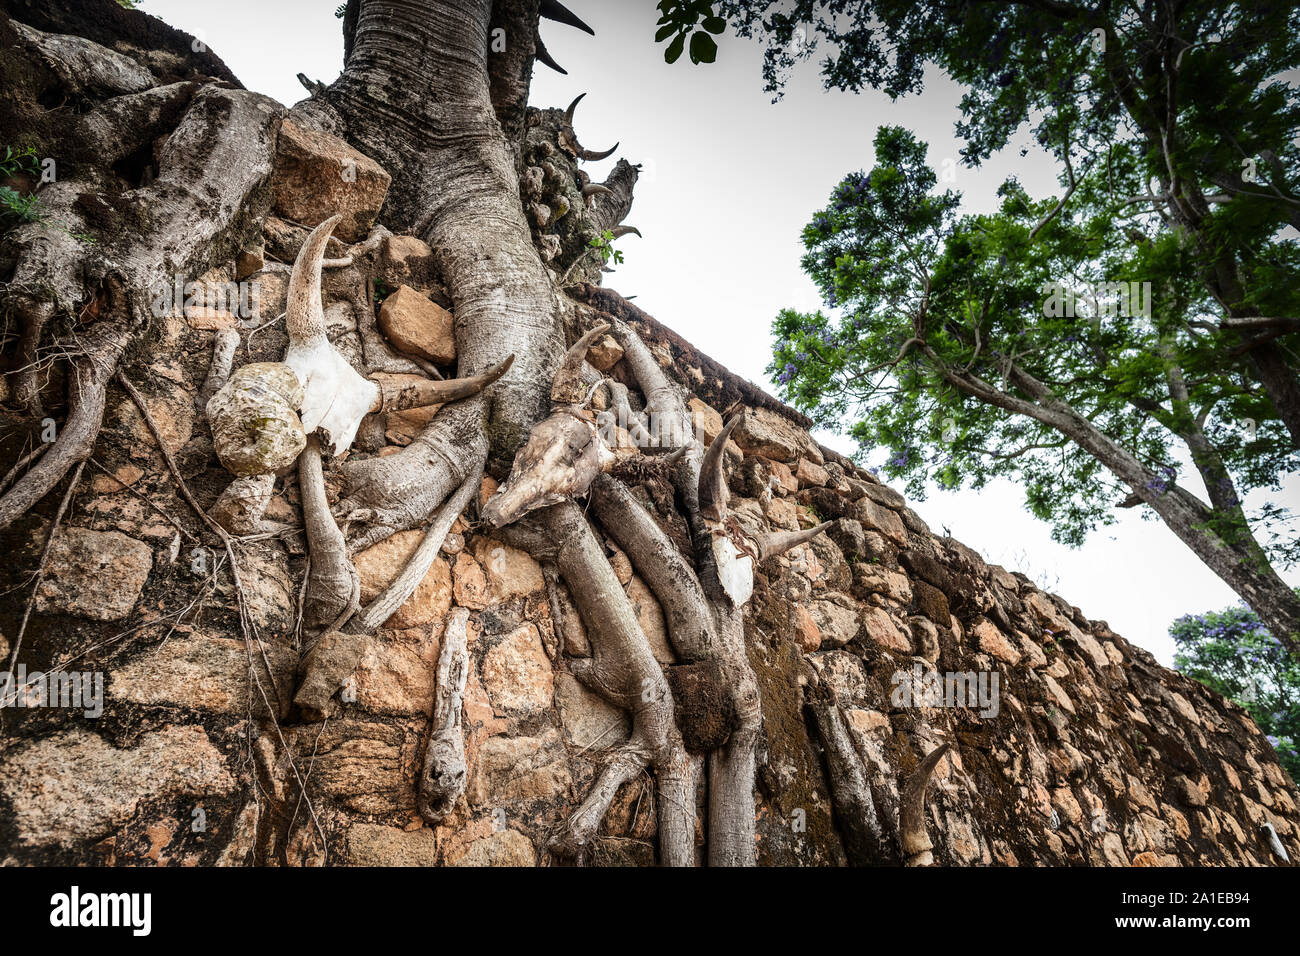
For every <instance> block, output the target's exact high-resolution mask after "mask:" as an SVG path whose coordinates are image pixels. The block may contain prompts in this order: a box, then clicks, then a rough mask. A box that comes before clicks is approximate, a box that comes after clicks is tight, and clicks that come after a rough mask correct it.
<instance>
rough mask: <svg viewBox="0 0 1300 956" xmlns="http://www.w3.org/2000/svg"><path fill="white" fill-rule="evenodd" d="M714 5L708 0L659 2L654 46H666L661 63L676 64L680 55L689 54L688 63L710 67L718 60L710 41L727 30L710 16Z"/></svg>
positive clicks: (716, 47) (712, 41) (721, 19)
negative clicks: (655, 44) (663, 60)
mask: <svg viewBox="0 0 1300 956" xmlns="http://www.w3.org/2000/svg"><path fill="white" fill-rule="evenodd" d="M715 6H716V4H713V3H709V2H708V0H659V4H658V7H657V9H658V10H659V24H658V26H659V29H658V30H656V31H655V42H656V43H667V44H668V46H667V47H665V48H664V59H665V60H666V61H668V62H669V63H676V62H677V61H678V60H679V59H681V56H682V51H683V50H686V51H687V52H689V54H690V57H691V62H692V63H697V64H698V63H712V62H713V61H714V60H716V59H717V56H718V43H717V41H716V40H714V39H713V38H714V37H715V36H717V35H718V34H719V33H721V32H722V31H723V30H725V29H726V28H727V21H726V20H724V19H723V18H722V17H720V16H718V15H717V14H716V13H715V12H714V7H715Z"/></svg>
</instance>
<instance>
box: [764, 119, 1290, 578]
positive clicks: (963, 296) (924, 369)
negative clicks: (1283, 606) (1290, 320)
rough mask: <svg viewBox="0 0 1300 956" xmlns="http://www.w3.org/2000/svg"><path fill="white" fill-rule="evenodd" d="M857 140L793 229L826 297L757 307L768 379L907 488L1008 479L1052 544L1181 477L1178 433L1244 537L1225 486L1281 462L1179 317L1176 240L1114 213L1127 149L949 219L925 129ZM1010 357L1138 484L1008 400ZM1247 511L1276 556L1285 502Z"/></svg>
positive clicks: (1265, 417)
mask: <svg viewBox="0 0 1300 956" xmlns="http://www.w3.org/2000/svg"><path fill="white" fill-rule="evenodd" d="M875 145H876V159H877V165H876V167H875V168H874V169H872V170H871V172H870V173H854V174H851V175H850V176H848V177H846V178H845V179H844V180H843V181H842V182H841V183H840V185H839V186H838V187H837V189H836V191H835V193H834V195H833V196H832V197H831V202H830V204H829V205H828V206H827V207H826V208H824V209H823V210H821V211H820V212H818V213H817V214H815V215H814V216H813V219H812V221H811V222H810V223H809V225H808V226H807V227H806V228H805V230H804V235H803V239H804V244H805V247H806V249H807V254H806V255H805V256H804V259H803V266H804V269H805V270H806V271H807V272H808V274H809V275H810V276H811V277H812V278H813V279H814V281H815V282H816V283H817V285H818V288H819V289H820V291H821V293H822V295H823V297H824V299H825V301H826V304H827V306H828V308H829V310H830V311H831V315H827V313H826V312H823V311H819V312H817V313H815V314H812V315H803V314H800V313H798V312H794V311H791V310H786V311H783V312H782V313H781V314H780V315H779V316H778V318H777V320H776V321H775V323H774V324H773V333H774V337H775V339H776V346H775V354H774V359H773V362H772V364H771V365H770V366H769V370H768V371H769V373H770V374H772V375H773V376H774V377H775V378H776V381H777V382H778V383H779V386H780V389H781V391H782V394H783V396H784V397H785V398H786V399H787V400H789V401H791V402H792V403H793V404H795V405H796V406H798V407H799V408H801V409H803V410H805V411H807V412H808V413H809V414H810V415H812V416H813V417H814V418H815V419H816V420H817V421H818V422H819V423H820V424H822V425H823V426H825V427H829V428H837V427H843V426H844V423H845V422H850V423H851V425H850V429H851V433H852V435H853V436H854V438H855V439H857V441H858V442H859V444H860V445H861V446H862V447H863V448H864V449H865V448H873V447H885V448H888V449H889V458H888V461H887V462H886V464H885V470H886V472H887V474H888V475H889V476H890V477H892V478H896V479H901V480H905V481H906V482H907V483H908V490H909V492H910V493H911V494H913V495H914V496H917V497H923V496H924V495H925V492H926V481H927V480H933V481H935V482H937V483H938V484H939V485H940V486H942V487H948V488H957V487H959V486H961V485H962V484H963V483H966V482H969V483H970V484H971V485H972V486H973V487H976V488H979V487H982V486H983V485H984V484H985V483H986V482H987V481H988V480H989V479H990V478H993V477H998V476H1006V477H1011V478H1015V479H1018V480H1020V481H1021V482H1022V483H1023V484H1024V485H1025V487H1026V490H1027V495H1028V503H1029V506H1030V508H1031V510H1032V511H1033V512H1034V513H1035V514H1036V515H1037V516H1038V517H1040V518H1042V519H1044V520H1047V521H1050V522H1052V525H1053V532H1054V536H1055V537H1056V539H1057V540H1059V541H1061V542H1063V543H1066V544H1070V545H1079V544H1081V543H1082V542H1083V540H1084V538H1085V537H1086V535H1087V533H1088V532H1089V531H1091V530H1093V529H1094V528H1096V527H1097V526H1098V525H1101V524H1109V523H1112V522H1113V521H1114V520H1115V512H1114V508H1115V506H1116V504H1119V503H1121V502H1122V501H1123V500H1124V499H1125V498H1126V495H1128V494H1129V493H1130V492H1132V491H1135V490H1144V491H1147V492H1150V493H1151V494H1152V495H1154V496H1155V497H1167V496H1170V495H1173V494H1189V493H1188V492H1186V491H1184V490H1183V489H1182V488H1181V487H1180V486H1179V485H1178V481H1177V478H1178V473H1179V470H1180V469H1179V457H1180V452H1184V451H1186V450H1188V449H1189V448H1193V452H1194V465H1195V466H1196V468H1197V469H1198V470H1199V471H1200V477H1201V478H1202V480H1204V481H1205V482H1206V484H1207V486H1212V487H1211V488H1210V492H1211V493H1210V497H1211V504H1212V505H1214V506H1215V507H1216V508H1217V510H1218V512H1219V513H1218V514H1217V515H1215V519H1216V527H1217V530H1218V532H1219V534H1220V535H1222V536H1224V537H1227V538H1230V539H1231V538H1235V537H1236V536H1239V537H1240V542H1241V543H1242V545H1243V546H1246V547H1248V538H1249V531H1248V529H1246V528H1245V527H1244V525H1243V515H1242V513H1241V505H1240V499H1241V497H1242V496H1243V495H1244V493H1245V492H1248V491H1251V490H1254V489H1256V488H1276V487H1278V484H1279V482H1280V479H1281V477H1282V476H1283V475H1284V474H1286V473H1287V472H1288V471H1291V470H1294V469H1295V468H1296V467H1297V465H1298V464H1300V459H1297V456H1296V454H1295V452H1294V450H1293V449H1292V447H1291V444H1290V440H1289V436H1288V435H1287V433H1286V430H1285V429H1284V428H1283V427H1282V426H1281V424H1280V423H1279V422H1278V421H1277V420H1276V416H1270V414H1269V405H1268V401H1267V399H1266V398H1265V397H1263V396H1261V395H1260V394H1259V392H1258V391H1257V390H1253V389H1251V387H1250V384H1249V382H1248V381H1246V376H1245V375H1244V374H1243V373H1242V372H1241V371H1240V369H1233V368H1231V367H1223V366H1222V365H1221V364H1220V362H1219V358H1220V354H1221V351H1222V346H1221V345H1220V344H1219V343H1218V342H1217V341H1216V339H1217V337H1218V336H1222V335H1224V334H1226V333H1223V332H1220V331H1218V330H1203V329H1198V328H1196V327H1195V326H1194V325H1192V324H1191V317H1193V316H1194V315H1196V314H1198V309H1200V308H1203V307H1206V306H1207V305H1208V303H1206V302H1205V301H1204V293H1203V291H1201V289H1200V286H1199V285H1198V283H1196V282H1195V281H1194V280H1188V278H1187V277H1186V275H1185V272H1186V253H1185V250H1183V249H1182V248H1181V247H1180V246H1179V244H1178V243H1177V241H1176V240H1175V239H1174V237H1172V236H1171V235H1170V234H1169V233H1168V232H1167V231H1164V230H1161V229H1160V228H1159V225H1158V224H1157V223H1152V222H1150V221H1149V220H1150V217H1149V216H1145V217H1144V216H1141V215H1138V214H1133V215H1132V216H1131V217H1130V220H1129V222H1128V223H1127V225H1126V226H1125V228H1123V229H1117V228H1116V227H1115V222H1114V217H1115V216H1117V215H1120V214H1121V212H1122V209H1121V207H1122V205H1123V200H1122V198H1121V194H1123V193H1124V191H1125V188H1126V187H1128V186H1131V185H1132V182H1133V180H1134V179H1135V177H1136V172H1135V170H1134V166H1135V163H1134V161H1133V159H1132V155H1131V150H1126V149H1124V148H1122V147H1120V146H1117V147H1115V148H1114V149H1113V150H1112V151H1111V152H1112V155H1111V156H1110V158H1109V169H1108V170H1106V171H1097V172H1094V173H1093V174H1091V175H1090V176H1088V177H1085V178H1084V180H1083V181H1081V182H1078V183H1077V188H1076V190H1075V195H1074V197H1073V201H1072V203H1071V204H1070V205H1069V206H1068V207H1066V208H1063V209H1058V208H1057V207H1058V202H1057V201H1055V200H1042V201H1034V200H1032V199H1030V197H1028V196H1027V195H1026V194H1025V192H1024V190H1023V189H1021V188H1020V186H1019V185H1018V184H1017V183H1015V182H1014V181H1009V182H1007V183H1006V184H1004V186H1003V187H1002V189H1001V196H1002V205H1001V208H1000V209H999V210H998V212H997V213H996V214H993V215H988V216H966V217H961V216H960V215H959V205H960V196H959V195H958V194H957V193H955V192H953V191H951V190H945V191H942V192H940V191H938V190H937V185H938V181H937V177H936V175H935V173H934V171H933V170H932V169H931V168H930V167H929V166H928V165H927V164H926V150H925V146H924V144H922V143H920V142H918V141H917V140H916V139H915V138H914V137H913V136H912V135H911V134H910V133H908V132H907V131H906V130H902V129H898V128H893V127H884V128H882V129H881V130H880V131H879V133H878V134H877V137H876V144H875ZM1049 217H1050V218H1049ZM1143 225H1145V226H1146V227H1147V230H1146V231H1145V232H1144V231H1143V230H1142V229H1141V228H1140V227H1141V226H1143ZM1147 233H1149V235H1148V234H1147ZM1275 245H1276V246H1277V248H1276V249H1273V250H1271V255H1273V256H1275V257H1276V258H1277V261H1279V262H1286V264H1287V265H1288V266H1289V267H1294V266H1295V265H1296V261H1295V259H1296V250H1295V249H1294V246H1293V244H1286V243H1277V244H1275ZM1102 283H1114V284H1115V285H1114V287H1113V288H1114V289H1115V290H1122V291H1116V292H1113V293H1111V294H1106V292H1107V288H1108V287H1107V286H1103V285H1102ZM1130 283H1137V286H1136V289H1137V294H1136V295H1132V294H1131V293H1132V292H1133V291H1134V289H1135V287H1134V286H1133V285H1131V284H1130ZM1099 286H1101V291H1102V292H1103V295H1102V296H1100V298H1099V299H1098V301H1096V302H1095V303H1094V302H1093V301H1091V298H1090V295H1089V293H1090V292H1093V293H1095V292H1096V291H1098V287H1099ZM1054 289H1055V290H1058V291H1055V292H1054V291H1053V290H1054ZM1071 291H1075V292H1078V293H1080V294H1079V295H1078V296H1076V297H1074V299H1073V302H1074V312H1075V314H1074V315H1069V314H1066V311H1067V306H1066V302H1067V301H1068V300H1067V299H1066V296H1065V293H1067V292H1071ZM1144 291H1145V292H1147V293H1149V295H1150V297H1151V299H1152V300H1154V301H1152V302H1151V305H1150V308H1149V309H1147V308H1146V305H1145V304H1146V303H1147V302H1148V301H1151V300H1149V299H1147V298H1145V297H1144V295H1143V292H1144ZM1054 298H1057V299H1061V300H1064V301H1062V302H1061V307H1060V308H1059V309H1054V308H1053V303H1052V300H1053V299H1054ZM1045 311H1048V312H1052V311H1056V312H1058V314H1056V315H1045V314H1044V312H1045ZM1143 311H1149V312H1150V315H1149V316H1144V315H1141V314H1139V313H1141V312H1143ZM1108 312H1109V314H1107V313H1108ZM1016 370H1019V371H1022V372H1024V373H1026V374H1027V375H1029V376H1032V378H1033V379H1034V380H1036V381H1037V382H1040V383H1043V384H1045V385H1046V386H1047V387H1048V388H1050V390H1051V392H1052V395H1053V398H1054V399H1055V401H1056V402H1058V403H1061V404H1063V405H1066V406H1068V407H1069V408H1071V409H1072V410H1073V411H1074V412H1075V413H1076V414H1077V415H1079V416H1081V417H1082V418H1084V419H1086V420H1087V422H1088V423H1089V425H1090V426H1091V430H1094V431H1099V432H1100V433H1102V434H1103V435H1104V436H1106V437H1108V438H1109V439H1110V441H1111V442H1113V443H1114V444H1115V445H1117V446H1119V448H1120V449H1121V450H1122V451H1124V452H1127V453H1128V455H1129V456H1131V457H1132V458H1133V459H1134V460H1135V461H1136V462H1137V463H1139V464H1140V466H1141V472H1142V483H1143V485H1144V486H1145V487H1144V488H1141V489H1133V488H1132V487H1131V486H1130V485H1128V484H1127V483H1126V478H1127V477H1130V475H1129V474H1128V472H1127V471H1126V469H1125V468H1124V463H1123V462H1122V460H1121V459H1120V457H1119V456H1116V455H1111V454H1083V453H1081V451H1082V449H1081V447H1080V446H1079V440H1080V438H1084V439H1085V440H1086V439H1087V438H1088V437H1090V435H1089V434H1085V433H1084V432H1081V431H1079V430H1077V429H1076V430H1073V431H1074V433H1073V434H1069V433H1063V432H1062V431H1061V429H1060V428H1059V427H1058V425H1059V422H1058V421H1056V420H1054V419H1049V420H1044V418H1043V417H1042V416H1040V417H1035V414H1037V413H1039V412H1041V411H1042V409H1040V408H1039V407H1038V406H1039V405H1041V404H1042V403H1041V402H1040V403H1036V404H1032V405H1026V404H1023V403H1024V402H1025V401H1026V400H1030V401H1031V402H1032V400H1033V398H1034V396H1033V395H1032V394H1031V391H1032V390H1026V389H1024V388H1020V387H1018V386H1017V385H1016V383H1015V382H1014V381H1009V380H1008V378H1009V377H1010V378H1014V375H1010V373H1012V372H1014V371H1016ZM1193 446H1194V447H1193ZM1252 517H1253V518H1254V520H1255V521H1256V523H1257V524H1259V525H1262V526H1263V527H1266V528H1268V529H1269V533H1270V534H1271V535H1272V536H1273V540H1271V541H1270V542H1269V544H1270V545H1271V546H1272V549H1273V552H1274V555H1275V557H1278V558H1281V559H1282V561H1283V562H1284V563H1287V564H1290V563H1292V562H1294V560H1295V559H1296V554H1295V543H1294V540H1293V539H1292V536H1291V535H1289V534H1287V533H1286V532H1287V530H1288V522H1289V519H1290V515H1289V514H1288V513H1287V512H1286V511H1285V509H1282V508H1279V507H1277V506H1268V507H1267V509H1266V510H1264V511H1261V512H1259V513H1257V514H1255V515H1254V516H1252Z"/></svg>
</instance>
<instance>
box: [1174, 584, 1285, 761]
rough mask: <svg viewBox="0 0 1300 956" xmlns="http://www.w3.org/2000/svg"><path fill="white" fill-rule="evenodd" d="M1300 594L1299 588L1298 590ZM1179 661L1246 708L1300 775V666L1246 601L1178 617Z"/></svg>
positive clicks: (1188, 671) (1186, 670) (1176, 657)
mask: <svg viewBox="0 0 1300 956" xmlns="http://www.w3.org/2000/svg"><path fill="white" fill-rule="evenodd" d="M1297 594H1300V592H1297ZM1169 636H1170V637H1172V638H1173V639H1174V641H1175V642H1176V643H1177V645H1178V651H1177V652H1176V653H1175V655H1174V666H1175V667H1176V668H1177V669H1178V670H1180V671H1182V672H1183V673H1184V674H1187V675H1188V676H1189V677H1194V678H1195V679H1196V680H1198V681H1200V682H1201V683H1202V684H1204V685H1205V686H1207V687H1209V688H1211V689H1213V690H1215V691H1218V692H1219V693H1220V694H1222V695H1223V696H1224V697H1228V698H1230V699H1232V700H1235V701H1236V702H1237V703H1239V704H1241V706H1243V707H1245V708H1246V710H1247V711H1248V712H1249V713H1250V716H1251V717H1252V718H1254V720H1255V723H1257V724H1259V727H1260V729H1261V730H1262V731H1264V733H1265V734H1266V735H1267V736H1268V739H1269V742H1270V743H1271V744H1272V745H1273V748H1274V749H1275V750H1276V751H1277V755H1278V759H1279V760H1280V761H1281V763H1282V766H1283V767H1285V768H1286V771H1287V773H1289V774H1290V775H1291V779H1292V780H1300V666H1298V665H1297V664H1296V661H1295V659H1294V658H1293V657H1291V656H1290V655H1288V654H1287V653H1286V649H1285V648H1284V647H1283V646H1282V645H1281V644H1280V643H1278V641H1277V640H1276V639H1275V638H1274V637H1273V636H1272V635H1270V634H1269V632H1268V629H1267V628H1265V627H1264V625H1263V624H1262V623H1261V622H1260V620H1259V617H1258V615H1256V614H1255V613H1254V612H1253V611H1251V610H1250V609H1249V608H1247V607H1245V606H1244V605H1237V606H1235V607H1229V608H1226V609H1224V610H1222V611H1210V612H1208V613H1205V614H1187V615H1184V616H1183V617H1180V618H1179V619H1178V620H1176V621H1174V623H1173V624H1172V625H1170V628H1169Z"/></svg>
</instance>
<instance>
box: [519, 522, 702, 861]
mask: <svg viewBox="0 0 1300 956" xmlns="http://www.w3.org/2000/svg"><path fill="white" fill-rule="evenodd" d="M505 533H506V537H507V539H508V540H511V541H512V542H513V543H516V544H517V545H519V546H521V547H523V548H524V549H525V550H528V551H530V552H531V553H532V554H533V556H534V557H536V558H539V559H541V560H548V561H553V562H554V563H555V565H556V568H557V569H558V570H559V572H560V576H561V577H562V578H563V579H564V583H565V585H566V586H567V587H568V589H569V591H570V593H571V594H572V595H573V600H574V603H575V604H576V605H577V607H578V611H579V614H580V615H581V616H582V619H583V623H584V624H585V625H586V627H587V634H588V637H589V639H590V640H591V644H592V652H593V654H594V655H595V656H594V657H592V658H586V659H583V660H582V661H581V662H576V663H575V665H574V666H573V674H574V676H575V677H577V678H578V679H579V680H580V681H582V682H583V683H584V684H585V685H586V686H587V687H589V688H591V689H592V690H593V691H595V692H596V693H598V694H600V695H601V696H602V697H604V698H605V699H606V700H608V701H609V702H610V703H611V704H614V705H615V706H617V707H622V708H625V709H627V710H630V711H631V713H632V725H633V730H632V737H631V740H630V741H629V742H628V743H627V744H626V745H624V746H623V747H621V748H619V749H618V750H617V751H615V753H614V755H613V757H612V759H611V760H610V762H609V763H608V764H607V765H606V767H605V768H604V770H603V771H602V773H601V774H600V777H599V780H598V782H597V784H596V787H595V789H594V790H593V791H592V793H591V795H590V796H589V797H588V798H587V800H586V801H584V803H583V804H582V806H580V807H579V808H578V810H577V811H576V812H575V813H574V814H573V816H571V817H570V818H569V820H568V821H566V823H565V824H564V826H563V828H562V829H561V830H560V832H559V833H557V834H556V835H555V837H554V839H553V840H552V843H551V848H552V850H554V852H556V853H557V854H559V855H561V856H575V855H577V854H579V853H580V852H581V851H582V848H583V847H585V846H586V845H587V844H588V843H589V842H590V841H591V839H592V838H593V837H594V836H595V834H596V830H597V828H598V827H599V825H600V821H601V819H602V818H603V816H604V814H605V812H606V810H607V809H608V808H609V804H610V801H612V800H613V798H614V794H615V793H616V792H617V790H618V788H619V786H621V785H622V784H623V783H624V782H626V781H627V780H630V779H631V778H632V777H633V776H634V775H635V774H636V773H638V772H640V770H642V769H643V768H645V767H646V766H653V767H654V769H655V775H656V783H657V786H658V792H659V800H658V804H659V859H660V862H661V863H663V864H664V865H666V866H691V865H693V863H694V859H695V849H694V847H695V840H694V834H695V801H694V799H693V794H694V775H693V774H692V772H691V767H692V763H691V759H690V756H689V755H688V754H687V752H686V748H685V746H684V745H683V743H682V737H681V733H680V731H679V730H678V729H677V725H676V723H675V722H674V719H673V697H672V691H671V690H670V689H669V686H668V681H667V679H666V678H665V677H664V674H663V670H662V669H661V668H660V666H659V664H658V662H657V661H656V660H655V658H654V655H653V654H652V653H651V651H650V645H649V643H648V642H647V641H646V638H645V634H644V633H642V631H641V628H640V626H639V625H638V624H637V620H636V613H635V612H634V611H633V609H632V605H631V602H630V601H629V600H628V598H627V595H626V594H625V593H624V592H623V588H622V586H621V585H620V584H619V581H618V577H617V576H616V575H615V574H614V570H613V568H611V567H610V564H609V561H608V560H607V559H606V558H605V554H604V550H603V549H602V547H601V545H600V543H599V542H598V541H597V539H596V536H595V534H594V533H593V532H592V530H591V527H590V525H588V524H587V519H586V518H585V517H584V516H583V514H582V511H581V510H580V509H579V508H578V507H577V505H575V504H574V503H573V502H571V501H566V502H563V503H561V504H557V505H553V506H551V507H549V508H543V509H540V510H538V511H536V512H534V513H533V514H532V515H530V516H529V518H528V519H526V521H525V522H522V523H520V524H516V525H513V526H511V527H510V528H508V529H506V532H505Z"/></svg>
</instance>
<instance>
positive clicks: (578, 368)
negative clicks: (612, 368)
mask: <svg viewBox="0 0 1300 956" xmlns="http://www.w3.org/2000/svg"><path fill="white" fill-rule="evenodd" d="M609 328H610V326H609V323H608V322H599V323H597V324H596V325H594V326H592V327H591V329H590V330H588V332H587V333H586V334H585V335H583V336H582V338H580V339H578V341H576V342H574V343H573V345H572V347H571V348H570V349H569V351H567V352H565V353H564V359H563V360H562V361H561V362H560V367H559V368H558V369H556V370H555V378H554V379H552V380H551V401H552V402H553V403H555V404H556V405H572V404H574V403H576V402H580V401H582V399H583V397H584V396H585V395H586V394H587V389H586V387H585V386H584V385H583V384H582V363H583V361H584V360H585V359H586V358H587V350H588V349H589V348H591V343H592V342H595V341H596V339H598V338H600V336H602V335H604V334H605V333H606V332H608V331H609Z"/></svg>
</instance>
